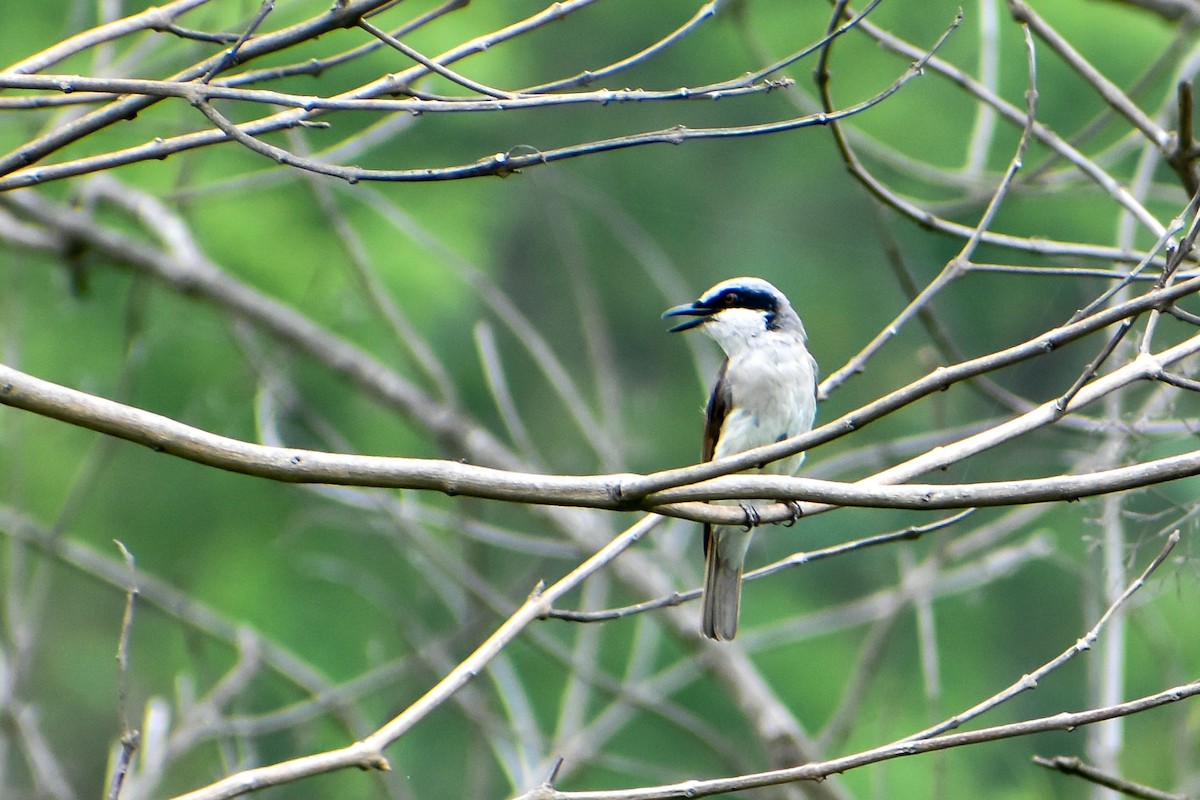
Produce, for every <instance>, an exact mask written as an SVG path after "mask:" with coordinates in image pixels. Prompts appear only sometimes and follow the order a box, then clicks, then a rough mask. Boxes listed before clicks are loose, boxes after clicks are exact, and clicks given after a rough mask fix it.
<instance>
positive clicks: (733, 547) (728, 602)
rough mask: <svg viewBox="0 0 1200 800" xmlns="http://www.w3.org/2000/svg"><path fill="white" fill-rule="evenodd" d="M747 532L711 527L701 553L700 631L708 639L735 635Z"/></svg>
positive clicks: (740, 598) (725, 639) (747, 542)
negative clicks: (706, 542)
mask: <svg viewBox="0 0 1200 800" xmlns="http://www.w3.org/2000/svg"><path fill="white" fill-rule="evenodd" d="M749 539H750V537H749V535H748V532H746V531H740V530H729V529H725V530H721V529H720V528H716V529H714V530H713V534H712V536H711V537H710V538H709V540H708V548H707V549H706V550H705V553H704V599H703V605H704V608H703V610H702V612H701V615H700V632H701V633H703V634H704V635H705V636H707V637H708V638H709V639H717V640H720V641H729V640H730V639H732V638H733V637H734V636H735V635H737V625H738V610H739V608H740V606H741V604H742V564H743V563H744V562H745V559H746V546H747V545H748V544H749Z"/></svg>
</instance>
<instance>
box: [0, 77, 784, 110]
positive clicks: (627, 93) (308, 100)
mask: <svg viewBox="0 0 1200 800" xmlns="http://www.w3.org/2000/svg"><path fill="white" fill-rule="evenodd" d="M791 83H792V81H791V79H790V78H780V79H777V80H766V79H764V80H760V81H755V82H753V83H748V84H745V85H733V84H732V82H729V84H720V85H713V86H700V87H687V86H684V87H680V88H678V89H669V90H663V91H653V90H649V89H619V90H616V89H595V90H592V91H587V92H569V93H560V94H536V95H511V96H508V97H504V98H489V99H479V98H434V99H431V98H424V97H406V98H403V99H383V98H377V97H346V96H339V97H324V96H318V95H301V94H291V93H289V92H277V91H273V90H270V89H241V88H237V87H232V86H221V85H219V84H205V83H196V82H193V81H179V80H175V81H171V80H167V81H156V80H143V79H138V78H89V77H85V76H81V75H19V74H4V73H0V89H36V90H45V91H54V92H62V93H64V94H75V93H77V92H89V93H91V94H93V95H94V96H95V98H96V99H98V100H110V99H112V95H144V96H146V97H176V98H181V99H183V100H186V101H188V102H189V103H193V104H194V103H196V102H199V101H203V100H239V101H242V102H247V103H262V104H264V105H272V106H281V107H283V108H297V109H301V110H304V111H315V110H318V109H319V110H322V111H387V112H397V111H406V112H409V113H412V114H436V113H476V112H484V111H515V110H519V109H529V108H545V107H547V106H561V105H578V104H595V105H602V106H605V105H613V104H619V103H638V102H648V101H662V100H723V99H725V98H728V97H737V96H739V95H745V94H759V93H762V92H769V91H771V90H772V89H778V88H781V87H784V86H789V85H791Z"/></svg>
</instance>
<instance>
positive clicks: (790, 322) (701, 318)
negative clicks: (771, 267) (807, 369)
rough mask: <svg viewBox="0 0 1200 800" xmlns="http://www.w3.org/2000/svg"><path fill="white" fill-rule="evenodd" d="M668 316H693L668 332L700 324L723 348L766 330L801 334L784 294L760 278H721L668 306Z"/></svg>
mask: <svg viewBox="0 0 1200 800" xmlns="http://www.w3.org/2000/svg"><path fill="white" fill-rule="evenodd" d="M667 317H693V319H689V320H686V321H684V322H681V323H679V324H678V325H676V326H675V327H673V328H671V332H672V333H674V332H676V331H686V330H691V329H692V328H700V327H702V328H703V330H704V332H705V333H707V334H708V335H709V336H711V337H712V338H713V339H716V340H717V343H718V344H720V345H721V347H722V348H723V349H724V350H725V351H726V352H729V349H730V347H734V346H737V344H739V343H744V342H747V341H749V340H750V339H753V338H754V337H756V336H758V335H759V334H761V333H764V332H766V331H781V332H795V333H796V334H798V335H799V336H801V337H803V336H804V328H803V326H802V325H801V324H800V318H799V317H797V316H796V312H795V311H793V310H792V305H791V303H789V302H788V299H787V297H785V296H784V294H783V292H781V291H779V290H778V289H776V288H775V287H774V286H772V285H771V284H769V283H767V282H766V281H764V280H763V279H762V278H730V279H729V280H727V281H721V282H720V283H718V284H717V285H716V286H714V287H712V288H711V289H709V290H708V291H707V292H705V293H704V294H702V295H700V298H699V299H697V300H695V301H694V302H691V303H684V304H683V305H681V306H675V307H674V308H670V309H667V311H666V312H664V313H663V318H664V319H665V318H667Z"/></svg>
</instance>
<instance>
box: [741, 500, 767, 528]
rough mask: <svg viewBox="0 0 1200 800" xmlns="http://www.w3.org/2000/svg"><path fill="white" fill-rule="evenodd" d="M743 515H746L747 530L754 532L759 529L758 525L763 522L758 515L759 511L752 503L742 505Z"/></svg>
mask: <svg viewBox="0 0 1200 800" xmlns="http://www.w3.org/2000/svg"><path fill="white" fill-rule="evenodd" d="M740 505H741V507H742V513H743V514H745V515H746V522H745V523H744V524H745V526H746V530H748V531H750V530H754V529H755V528H757V527H758V523H760V522H762V517H760V516H759V514H758V509H757V508H755V507H754V506H753V505H751V504H750V503H741V504H740Z"/></svg>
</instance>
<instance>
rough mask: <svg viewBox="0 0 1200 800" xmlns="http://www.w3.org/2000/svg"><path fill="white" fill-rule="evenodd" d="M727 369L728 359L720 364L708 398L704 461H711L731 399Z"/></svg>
mask: <svg viewBox="0 0 1200 800" xmlns="http://www.w3.org/2000/svg"><path fill="white" fill-rule="evenodd" d="M728 369H729V359H725V361H724V362H723V363H722V364H721V369H720V371H719V372H718V373H717V382H716V383H715V384H713V390H712V394H711V395H710V396H709V398H708V411H707V413H706V416H705V421H704V452H703V458H704V460H705V461H712V459H713V454H714V453H715V452H716V451H717V440H718V439H720V438H721V426H723V425H724V424H725V417H726V415H728V414H729V406H730V405H731V403H732V401H733V397H732V392H731V391H730V388H729V385H728V384H727V383H726V382H725V372H726V370H728Z"/></svg>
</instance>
